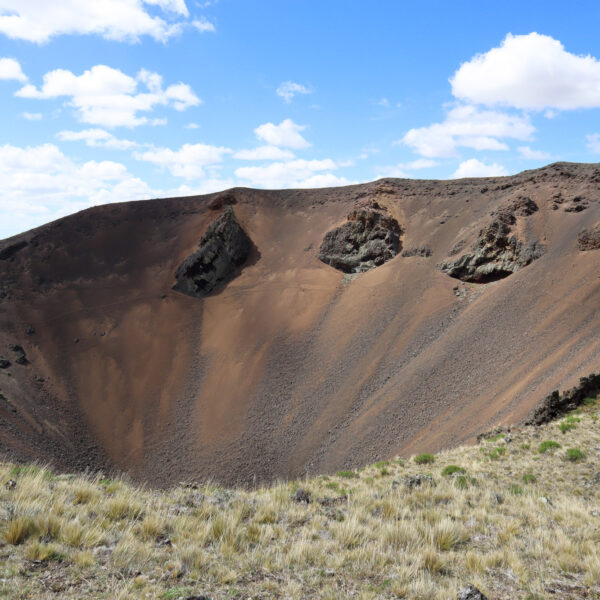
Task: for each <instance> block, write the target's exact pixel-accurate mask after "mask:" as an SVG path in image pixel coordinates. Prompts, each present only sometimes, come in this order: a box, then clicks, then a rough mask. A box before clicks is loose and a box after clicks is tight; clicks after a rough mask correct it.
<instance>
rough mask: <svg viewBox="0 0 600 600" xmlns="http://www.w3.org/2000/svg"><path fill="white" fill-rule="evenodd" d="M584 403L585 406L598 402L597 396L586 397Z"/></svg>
mask: <svg viewBox="0 0 600 600" xmlns="http://www.w3.org/2000/svg"><path fill="white" fill-rule="evenodd" d="M582 404H583V405H584V406H594V404H596V398H584V399H583V403H582Z"/></svg>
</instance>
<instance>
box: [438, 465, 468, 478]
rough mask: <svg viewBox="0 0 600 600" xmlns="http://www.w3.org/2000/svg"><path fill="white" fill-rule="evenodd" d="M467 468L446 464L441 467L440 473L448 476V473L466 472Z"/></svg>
mask: <svg viewBox="0 0 600 600" xmlns="http://www.w3.org/2000/svg"><path fill="white" fill-rule="evenodd" d="M466 472H467V470H466V469H463V467H459V466H458V465H448V466H447V467H444V468H443V469H442V475H443V476H444V477H448V476H449V475H454V473H466Z"/></svg>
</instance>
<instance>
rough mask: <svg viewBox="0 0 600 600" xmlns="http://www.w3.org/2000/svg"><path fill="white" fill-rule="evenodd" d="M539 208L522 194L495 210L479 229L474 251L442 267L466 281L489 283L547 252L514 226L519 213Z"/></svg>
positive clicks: (528, 212)
mask: <svg viewBox="0 0 600 600" xmlns="http://www.w3.org/2000/svg"><path fill="white" fill-rule="evenodd" d="M537 210H538V206H537V204H536V203H535V202H534V201H533V200H531V198H528V197H519V198H517V199H516V200H515V201H513V202H511V203H510V204H509V205H507V206H504V207H502V208H500V209H499V210H497V211H494V212H492V217H494V218H493V220H492V222H491V223H489V224H488V225H487V226H486V227H484V228H483V229H482V230H481V231H480V232H479V235H478V237H477V241H476V242H475V244H474V245H473V247H472V251H471V252H468V253H466V254H463V255H462V256H460V257H459V258H457V259H456V260H453V261H448V262H444V263H442V264H440V265H439V268H440V270H441V271H443V272H444V273H447V274H448V275H450V276H451V277H455V278H456V279H461V280H462V281H469V282H473V283H487V282H490V281H496V280H498V279H503V278H504V277H508V276H509V275H511V274H512V273H514V272H516V271H518V270H519V269H522V268H523V267H526V266H527V265H529V264H530V263H532V262H533V261H534V260H536V259H537V258H539V257H540V256H542V255H543V254H544V247H543V246H542V245H541V244H539V242H537V241H532V242H527V241H525V240H520V239H519V238H518V236H517V235H516V234H513V230H514V229H515V225H516V224H517V217H528V216H531V215H532V214H533V213H535V212H536V211H537Z"/></svg>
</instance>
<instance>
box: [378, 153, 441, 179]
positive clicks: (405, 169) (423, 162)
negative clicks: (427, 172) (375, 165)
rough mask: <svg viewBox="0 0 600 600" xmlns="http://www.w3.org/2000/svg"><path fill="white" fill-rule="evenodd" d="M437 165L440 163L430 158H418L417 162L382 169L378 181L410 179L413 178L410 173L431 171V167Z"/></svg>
mask: <svg viewBox="0 0 600 600" xmlns="http://www.w3.org/2000/svg"><path fill="white" fill-rule="evenodd" d="M437 164H438V163H437V162H436V161H435V160H431V159H430V158H417V159H416V160H411V161H409V162H404V163H398V164H397V165H394V166H391V167H381V168H380V171H379V173H378V174H377V176H376V179H381V178H382V177H400V178H402V179H408V178H410V177H413V175H411V174H410V173H409V171H418V170H420V169H430V168H431V167H435V166H437Z"/></svg>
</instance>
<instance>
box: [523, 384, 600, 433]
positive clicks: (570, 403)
mask: <svg viewBox="0 0 600 600" xmlns="http://www.w3.org/2000/svg"><path fill="white" fill-rule="evenodd" d="M598 394H600V375H596V374H595V373H592V374H591V375H588V376H587V377H582V378H581V379H580V380H579V384H578V385H576V386H575V387H573V388H571V389H570V390H567V391H565V392H563V393H562V394H560V393H559V392H558V390H554V391H553V392H552V393H551V394H549V395H548V396H546V398H544V400H543V401H542V402H541V403H540V404H539V406H537V407H536V408H535V409H534V410H533V411H532V412H531V415H530V416H529V418H528V419H527V421H526V422H525V424H526V425H543V424H544V423H549V422H550V421H554V420H555V419H557V418H559V417H561V416H562V415H564V414H565V413H567V412H568V411H570V410H574V409H575V408H577V407H578V406H580V405H581V404H582V403H583V401H584V400H585V399H586V398H596V396H597V395H598Z"/></svg>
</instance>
